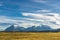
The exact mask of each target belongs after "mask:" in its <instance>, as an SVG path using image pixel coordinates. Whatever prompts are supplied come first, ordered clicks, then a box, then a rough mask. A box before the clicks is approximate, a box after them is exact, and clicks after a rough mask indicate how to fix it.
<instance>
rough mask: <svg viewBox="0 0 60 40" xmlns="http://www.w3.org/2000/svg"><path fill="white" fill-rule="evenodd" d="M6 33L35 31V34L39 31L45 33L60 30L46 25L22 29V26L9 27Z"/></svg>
mask: <svg viewBox="0 0 60 40" xmlns="http://www.w3.org/2000/svg"><path fill="white" fill-rule="evenodd" d="M5 31H21V32H25V31H26V32H29V31H34V32H38V31H41V32H42V31H43V32H48V31H51V32H55V31H60V29H57V30H54V29H52V28H50V27H49V26H46V25H42V26H37V27H35V26H32V27H28V28H24V27H20V26H18V25H17V26H14V25H11V26H10V27H8V28H7V29H6V30H5Z"/></svg>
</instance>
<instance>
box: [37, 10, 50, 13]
mask: <svg viewBox="0 0 60 40" xmlns="http://www.w3.org/2000/svg"><path fill="white" fill-rule="evenodd" d="M36 12H37V13H38V12H51V10H38V11H36Z"/></svg>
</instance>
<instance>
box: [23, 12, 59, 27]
mask: <svg viewBox="0 0 60 40" xmlns="http://www.w3.org/2000/svg"><path fill="white" fill-rule="evenodd" d="M22 15H23V16H26V17H31V18H32V19H34V20H36V21H39V22H40V23H39V24H46V25H49V26H51V27H52V28H60V18H59V17H60V15H59V14H58V13H48V14H37V13H36V14H35V13H23V14H22ZM41 20H42V21H41ZM31 21H32V20H31ZM53 22H54V23H53ZM36 23H37V22H36Z"/></svg>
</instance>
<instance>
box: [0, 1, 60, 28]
mask: <svg viewBox="0 0 60 40" xmlns="http://www.w3.org/2000/svg"><path fill="white" fill-rule="evenodd" d="M49 15H50V16H51V15H53V16H51V17H49ZM46 16H47V17H48V18H47V17H46ZM40 17H41V18H40ZM42 17H46V19H44V18H42ZM59 17H60V0H0V24H4V23H6V25H5V26H7V25H10V24H13V23H17V24H19V25H20V24H21V25H20V26H24V27H27V26H34V25H35V26H38V25H41V24H44V25H45V24H46V25H49V26H51V27H52V26H53V27H52V28H60V27H59V26H60V24H59V22H60V19H59ZM53 18H54V19H55V21H52V22H51V19H52V20H54V19H53ZM56 18H58V19H56ZM40 20H44V21H46V22H47V23H46V22H42V23H41V21H40ZM48 20H50V21H48ZM48 23H49V24H48ZM30 24H31V25H30ZM52 24H53V25H52ZM57 26H58V27H57ZM3 27H4V25H1V29H3ZM5 28H6V27H5Z"/></svg>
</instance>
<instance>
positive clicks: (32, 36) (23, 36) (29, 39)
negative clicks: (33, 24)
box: [0, 32, 60, 40]
mask: <svg viewBox="0 0 60 40" xmlns="http://www.w3.org/2000/svg"><path fill="white" fill-rule="evenodd" d="M0 40H60V33H59V32H0Z"/></svg>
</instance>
